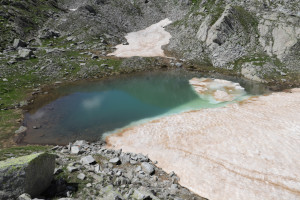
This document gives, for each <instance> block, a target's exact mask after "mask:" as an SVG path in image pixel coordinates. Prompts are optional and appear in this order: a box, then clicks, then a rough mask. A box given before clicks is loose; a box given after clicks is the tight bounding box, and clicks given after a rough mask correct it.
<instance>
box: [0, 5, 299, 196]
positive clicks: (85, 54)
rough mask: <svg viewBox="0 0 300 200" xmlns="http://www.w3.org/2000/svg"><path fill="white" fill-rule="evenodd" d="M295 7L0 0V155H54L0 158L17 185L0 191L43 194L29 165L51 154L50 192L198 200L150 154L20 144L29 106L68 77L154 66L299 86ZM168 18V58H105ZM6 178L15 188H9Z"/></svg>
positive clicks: (100, 147)
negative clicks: (131, 35) (132, 34)
mask: <svg viewBox="0 0 300 200" xmlns="http://www.w3.org/2000/svg"><path fill="white" fill-rule="evenodd" d="M299 6H300V5H299V3H297V2H296V1H288V0H287V1H279V0H278V1H277V0H275V1H272V2H271V1H256V0H249V1H243V2H241V1H229V0H228V1H227V0H221V1H205V0H203V1H201V0H180V1H173V0H170V1H166V2H163V1H160V0H149V1H144V0H143V1H139V0H138V1H126V2H124V1H122V0H113V1H106V0H85V1H81V0H71V1H65V0H41V1H33V0H30V1H19V0H13V1H12V0H2V1H0V34H1V37H0V49H1V52H0V148H1V149H0V160H2V161H3V160H5V159H8V158H11V157H19V156H26V155H30V154H31V153H36V152H48V153H50V154H43V153H42V154H35V155H31V156H29V157H25V158H20V160H17V162H18V163H22V164H21V165H19V164H17V169H16V170H15V169H14V167H13V166H15V165H14V163H12V165H11V166H10V165H9V168H7V166H8V164H7V163H5V162H2V161H1V162H0V171H1V170H4V171H5V170H6V171H5V173H2V176H1V177H0V181H1V182H3V183H4V181H7V180H8V177H7V176H6V175H9V176H10V175H11V177H14V178H16V179H12V180H19V181H16V182H11V183H9V182H7V185H5V184H1V186H0V187H2V188H0V197H1V198H3V199H7V198H8V196H5V195H11V196H12V197H11V198H12V199H14V198H16V197H17V196H18V195H20V194H22V193H24V192H27V191H28V193H31V194H32V195H33V197H34V196H39V194H38V193H40V192H41V191H42V190H45V189H46V188H39V187H36V188H35V187H32V188H30V187H31V186H32V185H30V183H33V181H32V180H33V179H31V178H33V175H34V174H32V173H31V175H30V170H29V171H26V170H27V169H30V167H32V166H33V168H34V167H35V168H38V167H37V166H36V163H39V162H40V160H39V159H41V160H43V159H46V160H47V162H49V166H47V167H48V172H47V170H45V173H48V174H45V177H48V179H47V180H42V179H44V178H45V177H41V179H39V180H37V181H45V182H44V183H45V185H47V184H50V188H49V189H48V190H47V191H46V192H45V193H43V194H42V195H44V197H49V198H60V197H66V198H75V199H89V198H90V199H96V198H99V199H157V198H158V199H178V200H179V199H202V198H201V197H199V196H198V195H196V194H194V193H192V192H190V191H189V190H188V189H186V188H184V187H182V186H181V185H180V184H179V180H180V177H178V176H177V175H176V174H175V173H169V174H167V173H166V172H164V171H163V170H162V169H160V168H158V167H157V166H156V165H155V164H156V162H155V161H151V160H150V159H149V158H148V157H147V156H145V155H141V154H134V153H128V152H122V151H121V150H111V149H107V148H106V147H105V145H104V143H103V142H101V141H99V142H96V143H87V142H84V141H77V142H75V141H70V142H72V143H71V144H70V145H68V146H55V145H52V146H34V145H27V146H16V143H17V142H18V141H20V139H21V138H22V134H25V132H26V127H24V126H23V125H24V124H23V121H22V120H23V117H22V115H23V112H24V111H23V110H24V109H26V106H28V104H31V103H33V102H34V99H35V98H36V97H37V96H43V95H45V96H46V95H48V94H49V93H51V90H52V89H53V88H57V87H60V86H61V85H63V84H65V83H70V82H77V81H80V80H87V79H88V80H100V79H105V78H106V77H118V76H120V75H122V74H129V73H130V74H131V73H135V72H141V71H152V70H173V69H178V68H181V69H184V70H192V71H198V72H199V73H205V74H206V75H209V74H212V75H213V74H216V73H217V74H218V73H219V74H222V75H229V76H237V77H241V78H246V79H251V80H255V81H258V82H262V83H264V84H267V85H269V86H270V89H273V90H274V91H280V90H282V89H286V88H294V87H299V85H300V76H299V74H300V68H299V61H300V60H299V59H300V55H299V52H300V51H299V50H300V27H299V24H300V23H299V21H300V13H299V10H300V7H299ZM166 18H168V19H170V20H171V21H172V23H171V24H170V25H168V26H166V27H163V28H164V29H165V30H166V31H167V32H168V33H170V35H171V38H170V41H169V43H168V44H167V45H164V46H163V50H164V53H165V54H166V56H167V57H169V58H166V57H131V58H119V57H113V56H108V54H110V53H112V52H114V51H115V50H116V49H115V46H116V45H118V44H122V45H123V46H127V45H129V44H128V42H127V40H126V38H125V36H126V34H127V33H130V32H135V31H139V30H142V29H145V28H147V27H149V26H151V25H153V24H156V23H158V22H159V21H161V20H164V19H166ZM20 136H21V137H20ZM52 154H53V155H55V156H53V155H52ZM11 161H12V162H13V160H11ZM8 162H9V161H8ZM158 164H159V163H158ZM158 166H159V165H158ZM54 169H55V174H54V177H55V179H54V180H53V181H52V182H51V178H52V175H53V174H52V172H51V171H53V170H54ZM16 172H17V173H19V174H16ZM41 173H42V172H41ZM27 174H29V175H28V176H27ZM36 178H37V179H38V178H39V177H38V176H37V177H36ZM27 183H28V187H27ZM10 184H13V185H14V188H16V190H12V189H11V188H5V187H6V186H9V187H10ZM25 186H26V187H27V188H26V187H25ZM5 190H7V191H9V192H8V193H6V192H4V193H3V192H2V191H5ZM1 192H2V193H1ZM296 192H298V190H296ZM1 195H2V196H1ZM54 196H56V197H54ZM41 198H42V197H41ZM20 199H30V198H29V197H26V195H23V197H20Z"/></svg>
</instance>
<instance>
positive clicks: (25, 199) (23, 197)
mask: <svg viewBox="0 0 300 200" xmlns="http://www.w3.org/2000/svg"><path fill="white" fill-rule="evenodd" d="M17 200H31V196H30V195H29V194H26V193H24V194H21V195H20V196H19V197H18V199H17Z"/></svg>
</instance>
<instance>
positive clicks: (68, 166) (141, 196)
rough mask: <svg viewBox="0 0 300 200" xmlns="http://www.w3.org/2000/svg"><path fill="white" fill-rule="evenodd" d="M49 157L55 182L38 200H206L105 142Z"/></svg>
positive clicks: (79, 144)
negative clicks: (52, 165) (53, 159)
mask: <svg viewBox="0 0 300 200" xmlns="http://www.w3.org/2000/svg"><path fill="white" fill-rule="evenodd" d="M49 153H52V154H55V155H56V159H55V170H54V179H53V181H52V183H51V184H50V186H49V187H48V189H47V190H46V191H44V192H43V193H42V194H41V195H38V196H35V197H36V198H38V199H53V198H55V199H61V200H63V199H64V200H66V199H68V200H73V199H74V200H75V199H83V200H87V199H91V200H94V199H99V200H100V199H103V200H110V199H111V200H116V199H117V200H122V199H124V200H125V199H134V200H135V199H136V200H151V199H153V200H155V199H170V200H181V199H187V200H189V199H191V200H202V199H203V200H204V198H201V197H199V196H198V195H196V194H194V193H192V192H191V191H189V190H188V189H187V188H185V187H182V186H181V185H180V184H179V183H178V181H179V177H178V176H177V175H176V174H175V173H174V172H172V173H170V174H167V173H166V172H164V171H163V170H162V169H161V168H158V167H157V166H156V165H155V164H157V162H155V161H151V160H150V159H149V158H148V157H147V156H145V155H142V154H134V153H125V152H122V150H121V149H119V150H113V149H108V148H106V146H105V142H102V141H99V142H96V143H88V142H86V141H82V140H81V141H76V142H75V143H73V144H72V143H70V144H69V145H67V146H55V147H53V148H52V149H51V150H49ZM8 161H9V160H8ZM8 161H7V162H8ZM0 164H1V163H0ZM0 170H2V169H1V165H0ZM15 173H16V172H15ZM1 176H3V175H0V180H1ZM29 184H34V183H29ZM15 188H16V186H15ZM9 194H10V193H9V191H7V193H6V195H9ZM14 195H15V194H14ZM19 195H20V194H19ZM25 197H26V198H25ZM8 199H10V198H8ZM12 199H13V198H12ZM25 199H26V200H29V199H31V197H30V195H28V194H22V197H19V200H25Z"/></svg>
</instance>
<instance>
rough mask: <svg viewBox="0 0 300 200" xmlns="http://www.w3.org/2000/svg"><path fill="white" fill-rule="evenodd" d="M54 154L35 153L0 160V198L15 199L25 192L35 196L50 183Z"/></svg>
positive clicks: (53, 166)
mask: <svg viewBox="0 0 300 200" xmlns="http://www.w3.org/2000/svg"><path fill="white" fill-rule="evenodd" d="M54 168H55V155H53V154H48V153H37V154H31V155H29V156H23V157H19V158H12V159H8V160H5V161H1V162H0V183H1V184H0V199H7V200H9V199H17V198H18V197H19V196H20V195H21V194H23V193H27V194H29V195H31V196H33V197H34V196H36V195H39V194H40V193H42V192H43V191H44V190H45V189H46V188H47V187H48V186H49V185H50V183H51V181H52V178H53V172H54Z"/></svg>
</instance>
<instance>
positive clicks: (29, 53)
mask: <svg viewBox="0 0 300 200" xmlns="http://www.w3.org/2000/svg"><path fill="white" fill-rule="evenodd" d="M18 53H19V56H20V57H21V58H30V57H32V56H33V55H34V54H33V51H32V50H30V49H20V50H19V51H18Z"/></svg>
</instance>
